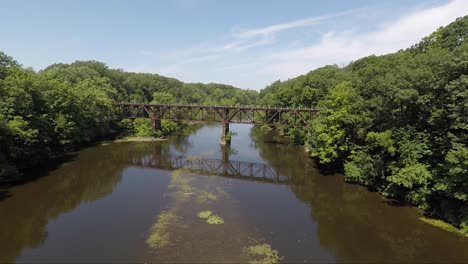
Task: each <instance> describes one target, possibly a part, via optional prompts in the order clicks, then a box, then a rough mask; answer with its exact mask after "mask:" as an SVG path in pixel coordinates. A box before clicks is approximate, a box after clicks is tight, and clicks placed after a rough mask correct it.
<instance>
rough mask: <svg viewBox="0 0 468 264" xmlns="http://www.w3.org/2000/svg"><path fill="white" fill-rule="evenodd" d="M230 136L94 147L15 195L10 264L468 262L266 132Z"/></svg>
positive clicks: (402, 211) (212, 131)
mask: <svg viewBox="0 0 468 264" xmlns="http://www.w3.org/2000/svg"><path fill="white" fill-rule="evenodd" d="M231 130H232V131H235V132H236V133H237V135H236V136H234V137H233V140H232V146H231V147H230V148H224V149H223V148H221V146H220V145H219V136H220V132H221V128H220V125H218V124H210V125H203V126H198V127H194V128H193V129H192V131H191V132H190V133H187V135H179V136H173V137H171V138H170V139H169V140H168V141H162V142H144V143H143V142H142V143H136V142H126V143H110V144H104V145H101V146H96V147H90V148H87V149H84V150H82V151H80V152H78V153H76V155H73V156H72V157H71V158H70V159H69V160H68V161H66V162H64V163H62V164H60V165H59V166H56V167H55V168H53V169H50V170H49V171H48V172H47V173H46V175H44V176H42V177H40V178H38V179H36V180H34V181H31V182H29V183H26V184H24V185H21V186H16V187H13V188H10V189H8V190H7V191H6V194H4V195H3V196H2V197H1V198H0V263H4V262H18V263H23V262H42V263H44V262H47V263H51V262H57V263H63V262H75V263H76V262H80V263H81V262H191V263H193V262H203V263H205V262H216V263H218V262H236V263H238V262H242V263H246V262H262V261H263V262H269V263H275V262H286V263H287V262H289V263H290V262H295V263H304V262H322V263H323V262H326V263H330V262H331V263H334V262H347V263H349V262H378V263H382V262H446V263H455V262H468V239H467V238H464V237H461V236H459V235H456V234H453V233H449V232H446V231H443V230H441V229H439V228H437V227H434V226H431V225H428V224H426V223H423V222H422V221H420V220H419V217H421V215H422V214H421V212H420V211H419V210H417V209H414V208H408V207H397V206H393V205H390V203H389V202H388V201H386V200H385V199H383V198H382V197H381V196H380V195H379V194H377V193H373V192H369V191H368V190H367V189H366V188H363V187H360V186H357V185H352V184H347V183H345V182H344V181H343V178H342V176H340V175H326V176H325V175H322V174H321V173H320V172H319V171H318V170H317V169H316V166H315V164H314V162H313V161H312V160H311V159H309V158H308V157H307V155H306V154H305V153H304V151H303V149H302V148H299V147H296V146H291V145H287V144H276V143H274V137H275V136H274V135H271V134H267V135H265V134H264V133H261V130H260V129H259V128H257V127H253V126H249V125H231ZM38 173H39V172H38ZM201 212H204V213H205V215H203V214H200V213H201ZM199 214H200V215H199ZM200 216H202V217H200Z"/></svg>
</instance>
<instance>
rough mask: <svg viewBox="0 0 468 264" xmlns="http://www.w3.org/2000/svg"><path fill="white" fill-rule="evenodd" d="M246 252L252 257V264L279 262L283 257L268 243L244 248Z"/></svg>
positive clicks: (273, 263)
mask: <svg viewBox="0 0 468 264" xmlns="http://www.w3.org/2000/svg"><path fill="white" fill-rule="evenodd" d="M243 252H244V254H246V255H247V256H248V258H249V259H250V261H249V263H252V264H260V263H262V264H275V263H279V262H280V260H281V259H282V257H280V256H279V255H278V251H277V250H274V249H272V248H271V246H270V245H268V244H258V245H255V246H249V247H245V248H243Z"/></svg>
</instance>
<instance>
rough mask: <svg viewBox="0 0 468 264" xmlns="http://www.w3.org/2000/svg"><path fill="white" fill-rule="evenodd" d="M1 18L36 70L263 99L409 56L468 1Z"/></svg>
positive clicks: (163, 6)
mask: <svg viewBox="0 0 468 264" xmlns="http://www.w3.org/2000/svg"><path fill="white" fill-rule="evenodd" d="M0 14H1V15H0V25H2V26H1V27H0V50H1V51H4V52H5V53H7V54H8V55H10V56H13V57H14V58H15V59H16V60H18V61H19V62H20V63H21V64H23V65H24V66H26V67H29V66H30V67H33V68H34V69H35V70H40V69H43V68H45V67H46V66H48V65H50V64H52V63H57V62H65V63H70V62H73V61H75V60H91V59H92V60H98V61H103V62H105V63H107V65H109V66H110V67H112V68H122V69H124V70H128V71H135V72H150V73H158V74H161V75H165V76H170V77H175V78H178V79H180V80H182V81H185V82H205V83H208V82H218V83H226V84H232V85H235V86H238V87H241V88H250V89H256V90H258V89H262V88H264V87H265V86H266V85H268V84H270V83H272V82H273V81H275V80H278V79H281V80H286V79H288V78H293V77H295V76H298V75H301V74H305V73H307V72H308V71H310V70H312V69H314V68H317V67H320V66H323V65H326V64H338V65H341V66H344V65H346V64H347V63H349V62H350V61H353V60H356V59H358V58H360V57H363V56H367V55H371V54H377V55H379V54H386V53H390V52H395V51H397V50H399V49H402V48H406V47H408V46H410V45H412V44H414V43H416V42H418V41H419V40H420V39H421V38H422V37H424V36H425V35H427V34H429V33H430V32H432V31H434V30H435V29H437V28H438V27H439V26H443V25H446V24H448V23H450V22H451V21H453V20H455V18H457V17H460V16H463V15H468V0H429V1H427V0H426V1H422V0H411V1H409V0H392V1H381V0H379V1H374V0H356V1H344V0H343V1H338V0H326V1H321V0H320V1H319V0H315V1H314V0H290V1H280V0H263V1H260V0H235V1H233V0H230V1H228V0H172V1H162V0H160V1H156V0H154V1H138V0H133V1H104V0H101V1H98V0H96V1H71V0H60V1H47V0H41V1H33V0H31V1H21V0H17V1H12V0H9V1H3V0H0Z"/></svg>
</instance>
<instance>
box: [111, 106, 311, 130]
mask: <svg viewBox="0 0 468 264" xmlns="http://www.w3.org/2000/svg"><path fill="white" fill-rule="evenodd" d="M117 106H118V107H119V111H120V113H121V115H122V117H126V118H132V119H134V118H151V119H153V120H154V119H155V120H161V119H167V120H176V121H182V120H186V121H217V122H224V123H240V124H274V125H277V126H293V127H308V122H307V119H309V120H310V119H311V118H313V117H314V116H315V115H316V114H317V113H318V111H317V110H316V109H306V108H284V107H260V106H206V105H180V104H135V103H121V104H118V105H117ZM236 116H237V117H238V118H236ZM243 116H244V118H245V119H247V121H245V120H243V119H242V117H243Z"/></svg>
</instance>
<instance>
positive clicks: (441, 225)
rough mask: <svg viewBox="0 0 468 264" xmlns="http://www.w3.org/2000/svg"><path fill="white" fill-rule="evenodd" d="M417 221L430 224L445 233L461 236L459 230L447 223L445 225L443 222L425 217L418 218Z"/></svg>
mask: <svg viewBox="0 0 468 264" xmlns="http://www.w3.org/2000/svg"><path fill="white" fill-rule="evenodd" d="M419 220H421V221H423V222H424V223H426V224H430V225H433V226H436V227H438V228H441V229H443V230H445V231H449V232H452V233H457V234H461V232H460V229H458V228H456V227H455V226H453V225H451V224H449V223H446V222H444V221H442V220H438V219H432V218H427V217H420V218H419Z"/></svg>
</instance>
